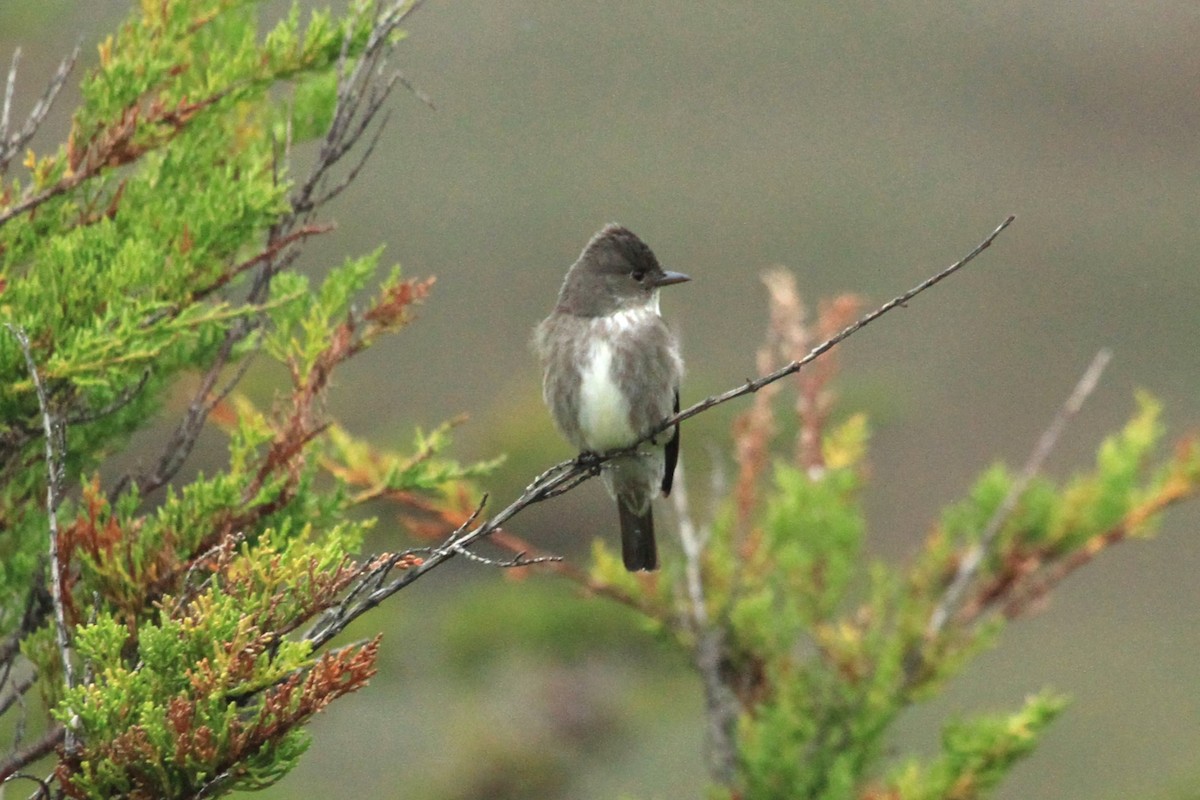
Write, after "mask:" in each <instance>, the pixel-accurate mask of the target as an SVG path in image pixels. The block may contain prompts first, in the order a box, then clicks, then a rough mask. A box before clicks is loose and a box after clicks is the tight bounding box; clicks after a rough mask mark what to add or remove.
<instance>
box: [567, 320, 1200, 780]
mask: <svg viewBox="0 0 1200 800" xmlns="http://www.w3.org/2000/svg"><path fill="white" fill-rule="evenodd" d="M779 313H780V312H779V310H778V309H776V313H775V315H774V316H773V320H774V324H776V325H778V324H780V323H779V318H780V317H779ZM797 325H799V323H797ZM825 327H826V328H827V329H834V330H836V327H835V326H825ZM806 351H807V347H804V348H800V349H799V353H800V354H803V353H804V352H806ZM794 357H796V356H794V355H789V354H787V353H783V354H781V361H782V362H784V363H786V361H790V360H792V358H794ZM827 369H832V368H831V367H827ZM827 375H828V372H826V373H815V374H812V375H810V376H809V377H808V378H806V379H803V380H802V381H801V384H800V386H799V387H798V389H797V393H798V395H799V396H800V397H801V398H804V399H805V400H806V402H807V400H808V399H810V398H821V397H825V398H827V397H828V390H827V387H826V386H825V381H826V380H827ZM801 405H802V404H800V403H797V404H796V405H795V406H789V407H801ZM804 407H806V408H809V409H811V406H804ZM811 413H812V415H813V416H812V418H807V417H804V416H802V417H801V418H800V419H799V420H798V424H797V423H796V422H790V423H789V422H787V421H785V422H783V423H781V424H778V425H777V424H776V423H775V420H774V411H773V408H772V402H771V397H770V394H769V393H764V394H760V395H758V396H757V397H756V401H755V406H754V408H752V409H751V410H750V411H748V412H746V414H745V415H744V416H743V417H742V418H741V419H740V420H739V421H738V422H737V423H736V424H735V426H734V430H735V454H736V457H737V461H738V467H739V474H738V478H737V480H736V482H735V483H734V485H733V486H732V487H731V489H730V491H729V495H728V497H727V498H726V499H725V501H724V503H723V505H722V506H721V510H720V511H719V512H718V513H717V514H716V516H715V519H714V520H713V521H712V523H710V524H709V525H707V526H703V531H702V533H701V534H698V535H699V536H700V537H701V538H702V539H703V540H704V541H705V542H706V546H705V547H703V548H700V549H698V550H697V555H695V556H692V557H690V559H688V558H685V559H684V562H685V563H681V562H680V560H679V559H675V560H667V561H668V563H667V566H666V568H665V569H664V572H663V573H662V574H661V575H660V576H658V577H657V578H648V579H647V578H642V579H635V578H632V577H631V576H629V575H628V574H627V573H625V572H624V571H623V569H622V567H621V565H620V561H619V559H617V558H616V557H615V555H613V554H612V553H611V552H610V551H609V549H608V548H607V547H606V546H605V545H603V544H598V545H597V548H596V559H595V563H594V565H593V570H592V574H591V577H590V581H589V588H591V589H593V590H600V591H603V592H606V593H609V594H616V595H618V596H619V597H621V598H622V599H623V600H624V601H625V602H626V603H628V604H630V605H633V606H634V607H637V608H641V609H642V610H643V611H645V612H646V613H647V614H649V615H650V616H651V617H652V618H653V619H654V620H655V622H656V623H657V625H658V626H659V627H660V628H662V629H663V630H665V631H668V632H669V633H670V634H671V638H672V640H673V641H674V642H676V643H677V645H678V646H680V647H681V648H682V649H683V650H684V652H688V653H690V654H691V655H692V657H693V659H694V660H695V663H696V665H697V667H698V668H699V670H700V672H701V673H702V675H703V676H704V678H705V681H704V686H705V689H706V695H707V699H708V712H709V715H710V717H712V719H710V721H709V724H710V727H716V728H718V729H724V730H726V731H727V733H728V742H726V743H724V744H722V742H721V741H720V740H714V741H710V748H715V751H710V754H709V759H710V762H711V763H715V764H717V765H722V764H723V765H724V767H721V768H719V769H717V770H715V771H714V777H715V778H717V780H718V783H717V784H716V785H715V786H714V787H713V789H712V792H711V796H713V797H726V798H742V799H744V800H772V799H773V798H779V800H784V799H785V798H787V799H788V800H795V798H805V799H806V800H818V799H819V800H851V798H862V799H864V800H876V799H878V800H884V799H885V798H886V799H887V800H900V799H901V798H903V799H904V800H909V799H912V800H916V799H920V800H933V799H934V798H947V799H953V800H964V799H966V798H977V797H984V796H987V795H988V793H989V791H990V790H991V789H993V788H994V787H995V786H997V785H998V784H999V783H1000V781H1001V780H1002V779H1003V777H1004V776H1005V775H1006V774H1007V772H1008V770H1010V769H1011V768H1012V766H1013V765H1014V764H1015V763H1016V762H1017V761H1018V760H1020V759H1021V758H1022V757H1024V756H1025V755H1027V754H1028V753H1029V752H1031V751H1032V749H1033V748H1034V747H1035V746H1036V744H1037V741H1038V737H1039V735H1040V734H1041V733H1042V731H1043V730H1044V729H1045V728H1046V727H1047V726H1048V725H1049V724H1050V723H1051V722H1052V721H1053V720H1054V718H1055V717H1056V716H1057V715H1058V713H1059V712H1060V711H1061V710H1062V709H1063V707H1064V705H1065V702H1064V700H1063V698H1062V697H1060V696H1058V695H1055V694H1052V693H1048V692H1047V693H1043V694H1039V695H1036V696H1034V697H1032V698H1030V699H1029V700H1028V701H1027V702H1026V704H1025V706H1024V707H1023V708H1021V709H1019V710H1017V711H1015V712H1011V713H1007V714H1003V713H1002V714H998V715H983V716H979V717H975V718H968V719H966V720H963V721H959V722H954V723H952V724H949V725H947V726H946V728H945V732H944V735H943V737H942V741H941V744H940V748H939V749H938V752H937V753H936V754H935V755H933V756H932V757H929V758H925V759H917V758H912V757H904V756H903V755H902V754H901V755H900V756H899V757H892V756H889V754H888V753H887V748H886V745H887V744H888V742H889V741H890V740H889V739H888V737H887V734H888V732H889V730H890V729H891V726H892V725H893V723H894V722H895V721H896V719H897V718H898V717H899V716H900V714H901V713H902V712H903V711H904V710H905V709H906V708H908V707H909V706H910V705H911V704H913V703H914V702H918V701H920V700H922V699H924V698H927V697H930V696H932V695H934V694H936V693H937V692H938V691H939V690H940V689H941V688H942V687H943V686H944V685H945V682H946V680H947V679H948V678H950V677H951V676H953V675H955V674H956V673H957V672H958V671H960V670H961V669H963V668H965V667H966V666H967V665H968V664H969V663H970V660H971V658H972V657H973V656H974V655H976V654H977V653H979V652H980V650H982V649H983V648H986V647H988V646H991V645H993V644H994V643H995V642H996V641H997V639H998V636H999V634H1000V633H1001V631H1002V629H1003V627H1004V625H1005V624H1006V623H1007V621H1008V620H1010V619H1012V618H1014V617H1018V616H1020V615H1022V614H1023V613H1026V612H1027V611H1028V610H1029V609H1030V608H1031V607H1032V606H1033V605H1034V604H1035V603H1036V602H1037V601H1038V600H1039V599H1041V598H1043V597H1044V596H1045V595H1046V594H1047V593H1049V592H1050V591H1052V590H1053V588H1054V587H1055V586H1056V585H1057V584H1058V583H1059V582H1060V581H1062V580H1063V579H1064V578H1065V577H1066V576H1067V575H1069V574H1070V573H1071V572H1072V571H1073V570H1075V569H1077V568H1079V567H1081V566H1083V565H1085V564H1086V563H1088V562H1089V561H1090V560H1091V559H1093V558H1095V557H1096V556H1097V555H1099V554H1100V553H1101V552H1103V551H1104V550H1105V549H1107V548H1108V547H1110V546H1112V545H1114V544H1117V543H1119V542H1121V541H1124V540H1125V539H1128V538H1130V537H1134V536H1143V535H1146V534H1147V533H1148V532H1150V531H1152V530H1153V524H1154V523H1155V521H1156V520H1157V519H1158V517H1159V516H1160V515H1161V512H1162V511H1163V510H1164V509H1165V508H1166V507H1168V506H1169V505H1171V504H1173V503H1175V502H1179V501H1181V500H1184V499H1187V498H1190V497H1193V496H1195V495H1196V494H1197V493H1200V446H1197V443H1196V442H1195V441H1192V440H1185V441H1184V442H1182V443H1180V444H1179V445H1178V446H1177V447H1176V448H1175V451H1174V453H1173V454H1171V455H1169V456H1165V457H1164V456H1162V455H1160V454H1158V450H1159V447H1160V446H1161V444H1162V438H1163V434H1164V428H1163V425H1162V424H1161V422H1160V419H1159V416H1160V407H1159V405H1158V403H1157V402H1155V401H1154V400H1153V399H1152V398H1150V397H1149V396H1148V395H1145V394H1141V395H1139V396H1138V398H1137V408H1136V410H1135V412H1134V414H1133V415H1132V417H1131V419H1130V420H1129V422H1128V423H1127V424H1126V425H1125V427H1124V428H1123V429H1122V430H1121V431H1119V432H1118V433H1116V434H1113V435H1112V436H1110V437H1108V438H1107V439H1106V440H1105V441H1104V442H1103V443H1102V445H1101V446H1100V448H1099V452H1098V455H1097V459H1096V463H1095V466H1094V467H1092V468H1091V469H1089V470H1084V471H1081V472H1079V473H1077V474H1076V475H1074V476H1072V477H1071V478H1069V479H1067V480H1066V481H1064V482H1061V483H1057V482H1055V481H1053V480H1051V479H1050V478H1048V477H1043V476H1033V477H1032V478H1031V479H1029V480H1025V478H1028V477H1029V476H1024V477H1021V476H1018V475H1017V474H1015V473H1014V472H1012V471H1011V470H1009V469H1008V468H1006V467H1005V466H1003V465H999V464H998V465H995V466H992V467H990V468H989V469H987V470H985V471H984V473H983V474H982V475H981V476H980V477H979V479H978V480H977V481H976V483H975V484H974V485H973V486H972V487H971V488H970V489H969V490H968V492H967V495H966V497H965V498H964V499H962V500H960V501H959V502H956V503H954V504H952V505H951V506H950V507H948V508H947V509H946V510H945V511H944V512H943V514H942V515H941V518H940V521H939V522H938V524H936V525H935V526H934V528H933V530H932V532H931V534H930V536H929V538H928V540H927V542H926V545H925V548H924V549H923V551H922V552H921V553H920V554H919V555H918V556H917V557H916V558H915V559H914V560H913V561H912V563H909V564H905V565H892V564H888V563H884V562H882V561H879V560H876V559H872V558H870V557H869V556H868V554H867V552H866V550H865V547H864V545H865V542H866V538H867V531H866V521H865V518H864V516H863V512H862V507H861V493H862V491H863V488H864V484H865V476H866V470H865V468H864V463H865V456H866V442H867V427H866V423H865V420H864V419H863V418H862V417H861V415H859V416H853V417H850V418H849V419H848V420H847V421H845V422H842V423H841V424H839V425H836V426H833V427H829V426H828V425H827V424H826V423H825V420H827V419H828V418H829V413H830V410H829V409H828V408H822V409H820V410H819V411H814V412H811ZM797 428H798V429H799V434H798V441H797V442H796V445H795V446H794V447H792V448H789V450H790V451H791V453H792V454H793V455H792V457H791V458H789V459H784V458H776V457H772V456H771V449H770V447H769V444H770V442H771V440H772V436H773V434H774V432H775V431H777V430H779V429H797ZM813 442H817V443H818V446H816V447H814V446H813V445H812V443H813ZM806 443H807V444H806ZM1019 481H1020V482H1022V483H1023V485H1024V489H1023V491H1020V493H1019V494H1018V495H1016V496H1015V497H1010V495H1013V493H1014V492H1015V491H1016V487H1017V486H1018V482H1019ZM686 555H687V553H686V548H685V556H686ZM689 560H690V563H686V562H688V561H689ZM689 570H690V571H691V572H690V574H689ZM713 641H716V642H718V643H719V647H720V650H719V658H718V659H717V660H716V661H715V662H714V660H713V659H711V658H710V657H708V656H706V655H705V653H706V651H705V649H704V647H705V644H706V643H711V642H713ZM714 687H720V688H719V689H718V688H714ZM723 698H725V699H723ZM722 748H724V749H722ZM897 762H899V763H897Z"/></svg>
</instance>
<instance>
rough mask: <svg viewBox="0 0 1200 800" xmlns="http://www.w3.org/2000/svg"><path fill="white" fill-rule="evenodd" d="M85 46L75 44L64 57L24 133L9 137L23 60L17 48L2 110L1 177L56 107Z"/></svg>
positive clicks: (10, 69) (25, 126)
mask: <svg viewBox="0 0 1200 800" xmlns="http://www.w3.org/2000/svg"><path fill="white" fill-rule="evenodd" d="M81 46H82V40H80V41H79V42H76V44H75V49H74V50H72V51H71V54H70V55H69V56H67V57H66V58H64V59H63V60H62V62H61V63H59V65H58V69H57V70H56V71H55V73H54V77H52V78H51V79H50V83H49V84H47V85H46V91H44V92H43V93H42V96H41V97H40V98H38V101H37V103H35V104H34V106H33V110H32V111H30V112H29V116H28V117H26V119H25V124H24V125H22V126H21V130H20V131H19V132H17V133H15V134H11V135H10V134H9V123H10V121H11V111H12V98H13V90H14V88H15V86H16V82H17V62H18V61H20V58H21V49H20V48H17V49H16V50H15V51H14V52H13V58H12V66H11V67H10V68H9V70H8V81H7V82H6V84H5V87H4V108H3V110H2V111H0V175H3V174H4V173H5V172H6V171H7V170H8V165H9V162H11V161H12V159H13V156H15V155H16V154H17V153H19V152H21V150H22V149H23V148H24V147H25V145H26V144H27V143H28V142H29V140H30V139H32V138H33V135H34V134H35V133H37V130H38V128H39V127H41V125H42V122H43V121H44V120H45V119H46V115H47V114H49V113H50V109H51V108H52V107H53V106H54V101H55V99H57V97H58V93H59V92H60V91H62V88H63V86H64V85H65V84H66V82H67V77H68V76H69V75H70V74H71V69H72V68H73V67H74V66H75V62H76V61H78V60H79V49H80V47H81Z"/></svg>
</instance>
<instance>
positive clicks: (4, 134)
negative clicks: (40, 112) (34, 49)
mask: <svg viewBox="0 0 1200 800" xmlns="http://www.w3.org/2000/svg"><path fill="white" fill-rule="evenodd" d="M20 62H21V48H19V47H18V48H16V49H15V50H13V56H12V65H11V66H10V67H9V68H8V80H7V81H5V83H4V108H3V109H0V154H3V153H5V152H7V151H8V148H7V146H6V145H7V142H8V121H9V119H10V118H11V115H12V101H13V92H14V91H15V90H16V88H17V64H19V63H20Z"/></svg>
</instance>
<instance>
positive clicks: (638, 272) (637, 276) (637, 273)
mask: <svg viewBox="0 0 1200 800" xmlns="http://www.w3.org/2000/svg"><path fill="white" fill-rule="evenodd" d="M645 277H646V271H645V270H644V269H635V270H634V271H633V279H634V280H635V281H637V282H638V283H641V282H642V279H643V278H645Z"/></svg>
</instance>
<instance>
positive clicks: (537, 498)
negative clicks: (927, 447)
mask: <svg viewBox="0 0 1200 800" xmlns="http://www.w3.org/2000/svg"><path fill="white" fill-rule="evenodd" d="M1013 219H1015V218H1014V217H1011V216H1010V217H1009V218H1008V219H1006V220H1004V222H1002V223H1001V224H1000V225H999V226H998V227H997V228H996V229H995V230H994V231H992V232H991V233H990V234H988V236H987V238H985V239H984V240H983V241H982V242H980V243H979V244H978V245H976V247H975V248H974V249H973V250H971V252H969V253H968V254H967V255H966V256H964V257H963V258H962V259H960V260H959V261H957V262H955V263H954V264H951V265H950V266H949V267H947V268H946V269H944V270H942V271H941V272H939V273H937V274H936V275H933V276H932V277H930V278H927V279H926V280H924V281H922V282H921V283H919V284H917V285H916V286H915V287H913V288H912V289H910V290H908V291H907V292H905V293H904V294H902V295H900V296H898V297H895V298H893V299H892V300H890V301H888V302H887V303H885V304H884V305H882V306H880V307H879V308H877V309H876V310H874V311H872V312H871V313H870V314H867V315H866V316H864V317H862V318H861V319H859V320H858V321H857V322H855V323H854V324H853V325H850V326H848V327H846V328H845V329H843V330H842V331H841V332H840V333H838V334H837V335H835V336H833V337H832V338H830V339H827V340H826V341H824V342H822V343H821V344H819V345H817V346H816V347H814V348H813V349H812V350H811V351H810V352H809V353H808V355H806V356H805V357H804V358H802V359H799V360H797V361H793V362H791V363H790V364H788V365H786V366H784V367H782V368H780V369H777V370H775V371H774V372H771V373H769V374H767V375H763V376H762V377H759V378H756V379H754V380H751V381H747V382H746V383H745V384H743V385H741V386H738V387H736V388H734V389H730V390H729V391H726V392H723V393H721V394H717V395H713V396H712V397H709V398H706V399H704V400H702V401H700V402H699V403H696V404H695V405H693V406H690V407H689V408H687V409H684V410H683V411H681V412H679V413H677V414H675V415H674V416H671V417H668V418H667V419H666V420H664V421H663V422H662V423H661V424H660V425H659V426H658V427H656V428H655V429H654V430H652V431H650V432H649V433H648V434H647V435H646V436H645V437H644V438H643V439H642V440H641V441H640V442H638V443H636V444H634V445H631V446H630V447H626V448H623V449H620V450H614V451H611V452H608V453H603V454H599V455H597V454H594V453H585V454H581V455H580V456H579V457H577V458H574V459H571V460H570V461H563V462H561V463H559V464H555V465H554V466H553V467H551V468H550V469H548V470H546V471H545V472H543V473H542V474H541V475H539V476H537V477H536V478H535V479H534V480H533V482H532V483H530V484H529V485H528V486H526V487H525V490H524V491H523V492H521V494H520V496H518V497H517V499H515V500H513V501H512V502H511V503H509V504H508V505H507V506H505V507H504V508H503V509H502V510H500V511H499V512H498V513H497V514H496V515H495V516H493V517H491V518H490V519H488V520H486V521H484V522H483V523H481V524H479V525H478V526H475V527H473V526H474V522H475V517H476V515H472V517H471V519H468V520H467V521H466V522H464V523H463V524H462V525H461V526H460V527H459V528H458V529H457V530H455V531H454V533H453V535H452V536H451V538H450V539H449V540H448V544H447V545H443V546H442V547H439V548H436V549H434V550H433V552H432V553H431V555H430V557H429V558H427V559H425V561H424V562H422V563H421V564H420V565H418V566H415V567H413V568H411V569H408V570H406V571H405V572H404V573H403V574H402V575H400V576H399V577H397V578H395V579H393V580H391V581H389V582H383V575H386V572H384V573H382V574H380V573H378V572H377V571H372V572H371V573H370V575H369V576H368V577H364V578H363V579H362V580H364V581H365V580H372V581H374V582H375V583H374V584H373V587H372V588H371V589H370V591H365V590H362V589H361V586H360V587H356V588H354V589H352V590H351V592H352V594H353V595H354V596H355V600H354V601H353V602H350V603H342V604H340V605H339V606H338V607H336V608H334V609H331V610H330V611H329V612H326V614H325V615H324V616H323V617H322V618H321V620H319V621H318V623H317V624H316V625H314V626H313V628H312V629H311V630H310V631H309V633H308V634H306V635H305V639H307V640H308V641H310V642H312V644H313V648H314V649H316V648H319V647H321V646H322V645H324V644H325V643H327V642H328V641H329V640H330V639H332V638H333V637H334V636H336V635H337V634H338V633H339V632H341V631H342V630H344V629H345V627H346V626H347V625H349V624H350V623H351V622H352V621H353V620H354V619H356V618H358V617H359V616H361V615H362V614H364V613H366V612H367V611H368V610H370V609H372V608H374V607H375V606H377V605H379V604H380V603H381V602H383V601H384V600H385V599H387V598H388V597H390V596H391V595H393V594H395V593H396V592H398V591H400V590H401V589H404V588H405V587H407V586H409V585H411V584H412V583H414V582H416V581H417V580H419V579H420V578H421V577H423V576H424V575H426V574H428V573H429V572H431V571H432V570H434V569H436V568H437V567H438V566H440V565H441V564H443V563H445V562H446V561H448V560H449V559H451V558H453V557H454V556H455V555H459V554H461V553H462V551H463V550H465V549H467V548H469V547H471V545H473V544H475V543H476V542H478V541H479V540H480V539H482V538H484V537H486V536H489V535H490V534H492V533H493V532H494V531H496V530H499V529H500V528H501V526H503V525H504V524H505V523H506V522H508V520H510V519H512V517H513V516H515V515H516V514H518V513H520V512H521V511H522V510H524V509H525V508H527V507H528V506H531V505H534V504H536V503H540V502H542V501H544V500H548V499H549V498H551V497H555V496H557V495H559V494H562V493H563V492H564V491H568V490H569V489H570V488H573V487H575V486H577V485H578V484H580V483H582V482H584V481H586V480H587V479H588V478H591V477H594V476H595V475H598V474H599V473H600V466H601V465H602V464H603V463H605V462H607V461H610V460H612V459H614V458H619V457H621V456H627V455H631V454H633V453H635V452H637V449H638V447H640V446H641V444H642V443H643V442H645V441H647V440H649V439H651V438H653V437H654V436H655V435H657V434H658V433H661V432H662V431H664V430H666V429H668V428H670V427H672V426H673V425H675V424H677V423H679V422H681V421H683V420H687V419H690V418H692V417H694V416H696V415H697V414H700V413H703V412H704V411H707V410H708V409H710V408H713V407H715V406H718V405H721V404H722V403H727V402H729V401H730V400H733V399H735V398H738V397H742V396H744V395H747V394H751V393H753V392H757V391H758V390H759V389H762V388H763V387H764V386H768V385H770V384H771V383H774V382H775V381H778V380H780V379H781V378H784V377H786V376H788V375H791V374H793V373H795V372H797V371H799V370H800V369H802V368H803V367H804V366H805V365H806V364H809V363H811V362H812V361H813V360H814V359H816V358H818V357H820V356H821V355H822V354H823V353H825V352H827V351H828V350H829V349H831V348H832V347H834V346H835V345H837V344H839V343H840V342H842V341H844V340H845V339H847V338H848V337H850V336H852V335H853V334H855V333H857V332H858V331H859V330H861V329H862V328H864V327H866V326H867V325H869V324H870V323H871V322H874V321H875V320H876V319H878V318H879V317H881V316H883V315H884V314H886V313H888V312H889V311H891V310H892V309H893V308H896V307H897V306H902V305H904V304H905V303H906V302H908V301H909V300H911V299H912V298H914V297H916V296H917V295H918V294H920V293H921V292H924V291H925V290H926V289H928V288H930V287H931V286H933V285H934V284H936V283H938V282H939V281H942V280H944V279H945V278H947V277H949V276H950V275H952V274H953V273H955V272H957V271H958V270H959V269H961V268H962V267H964V266H966V265H967V264H968V263H970V262H971V261H972V260H973V259H974V258H975V257H976V256H978V255H979V254H980V253H982V252H983V251H984V250H986V249H987V248H988V247H989V246H991V244H992V242H993V241H995V239H996V237H997V236H999V235H1000V233H1001V232H1002V231H1003V230H1004V229H1005V228H1007V227H1008V226H1009V225H1010V224H1012V222H1013ZM717 644H719V642H718V643H717ZM718 654H719V650H718Z"/></svg>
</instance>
